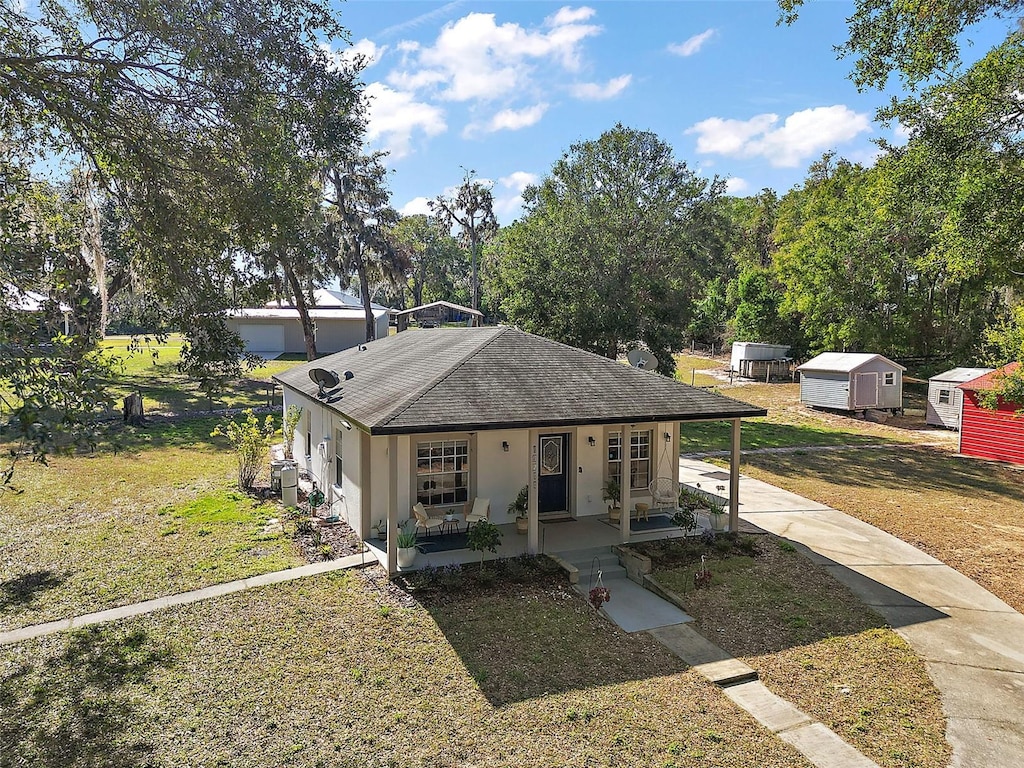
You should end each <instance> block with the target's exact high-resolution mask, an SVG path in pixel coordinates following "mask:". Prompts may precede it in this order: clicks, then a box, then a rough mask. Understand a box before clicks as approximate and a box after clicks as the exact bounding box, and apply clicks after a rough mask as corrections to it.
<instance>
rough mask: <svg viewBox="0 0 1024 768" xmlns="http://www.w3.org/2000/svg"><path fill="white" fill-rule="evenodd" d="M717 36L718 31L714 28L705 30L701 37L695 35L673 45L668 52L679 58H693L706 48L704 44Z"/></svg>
mask: <svg viewBox="0 0 1024 768" xmlns="http://www.w3.org/2000/svg"><path fill="white" fill-rule="evenodd" d="M716 34H718V31H717V30H715V29H714V28H712V29H705V30H704V31H703V32H701V33H700V34H699V35H694V36H693V37H691V38H689V39H687V40H684V41H683V42H681V43H674V44H673V45H670V46H669V47H668V50H669V52H670V53H674V54H676V55H677V56H693V54H695V53H697V52H698V51H700V49H701V48H703V47H704V43H706V42H707V41H708V40H710V39H711V38H712V37H714V36H715V35H716Z"/></svg>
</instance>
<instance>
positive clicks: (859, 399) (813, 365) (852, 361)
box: [797, 352, 906, 413]
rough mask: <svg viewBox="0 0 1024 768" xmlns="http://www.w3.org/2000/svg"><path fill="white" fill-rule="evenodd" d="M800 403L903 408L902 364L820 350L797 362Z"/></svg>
mask: <svg viewBox="0 0 1024 768" xmlns="http://www.w3.org/2000/svg"><path fill="white" fill-rule="evenodd" d="M797 370H798V371H799V372H800V402H801V403H804V404H806V405H810V406H814V407H816V408H834V409H836V410H839V411H864V410H867V409H869V408H874V409H879V410H888V411H893V412H894V413H895V412H896V411H899V410H902V408H903V372H904V371H905V370H906V368H904V367H903V366H902V365H900V364H898V363H894V362H893V361H892V360H890V359H889V358H887V357H883V356H882V355H876V354H871V353H868V352H822V353H821V354H820V355H818V356H817V357H815V358H813V359H811V360H808V361H807V362H806V363H804V364H803V365H798V366H797Z"/></svg>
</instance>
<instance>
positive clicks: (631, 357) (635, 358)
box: [626, 349, 658, 371]
mask: <svg viewBox="0 0 1024 768" xmlns="http://www.w3.org/2000/svg"><path fill="white" fill-rule="evenodd" d="M626 360H628V361H629V364H630V366H632V367H633V368H639V369H641V370H644V371H653V370H654V369H655V368H657V367H658V358H656V357H655V356H654V355H652V354H651V353H650V352H646V351H644V350H642V349H631V350H629V352H627V353H626Z"/></svg>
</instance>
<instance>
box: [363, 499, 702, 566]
mask: <svg viewBox="0 0 1024 768" xmlns="http://www.w3.org/2000/svg"><path fill="white" fill-rule="evenodd" d="M671 514H672V510H670V509H652V510H651V512H650V515H651V518H652V519H654V518H659V517H661V516H665V517H666V518H667V517H668V516H670V515H671ZM637 522H638V521H636V520H634V521H633V524H634V526H633V527H634V530H631V532H630V536H629V540H630V541H633V542H637V541H656V540H658V539H670V538H678V537H681V536H684V535H686V532H685V531H683V530H682V529H681V528H679V527H678V526H675V525H670V524H665V525H664V526H660V525H659V526H657V527H654V526H652V527H651V528H649V529H647V530H642V529H638V526H637V525H636V524H637ZM710 528H711V522H710V521H709V520H708V518H707V516H706V515H698V518H697V528H696V529H695V530H694V531H692V532H691V535H700V533H701V532H702V531H703V530H706V529H710ZM498 529H499V530H500V531H501V534H502V536H501V546H499V547H498V551H497V553H495V554H491V553H490V552H486V553H484V560H495V559H498V558H506V557H519V556H520V555H526V554H548V555H562V554H565V553H569V552H575V551H579V550H587V549H596V548H599V547H607V548H611V547H612V546H614V545H616V544H620V543H622V542H621V533H620V529H619V525H618V523H616V524H614V525H613V524H611V523H609V521H608V518H607V517H597V516H594V517H583V518H579V519H571V520H565V521H560V522H545V521H538V529H539V530H538V544H537V548H536V549H534V550H531V549H530V545H529V539H528V537H527V536H526V535H525V534H522V533H517V532H516V526H515V523H506V524H502V525H498ZM462 530H465V527H464V526H463V529H462ZM445 538H446V537H444V536H421V537H420V543H421V544H425V545H426V546H425V547H424V549H425V551H423V552H420V553H419V554H417V555H416V562H415V564H414V565H413V567H412V568H410V569H405V570H419V569H422V568H443V567H445V566H449V565H465V564H470V563H479V562H480V553H479V552H473V551H472V550H470V549H469V548H468V547H466V546H465V545H464V544H463V546H458V545H459V544H460V543H461V542H460V541H456V540H444V539H445ZM432 539H433V540H434V541H435V542H438V541H441V542H442V543H443V548H440V549H433V548H431V547H430V543H431V540H432ZM463 541H464V540H463ZM365 543H366V545H367V549H368V550H369V553H370V554H372V555H373V556H374V557H376V558H377V560H378V561H379V562H380V564H381V565H383V566H384V567H385V568H387V565H388V552H387V542H386V541H384V540H383V539H376V538H370V539H366V540H365Z"/></svg>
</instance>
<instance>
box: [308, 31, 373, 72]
mask: <svg viewBox="0 0 1024 768" xmlns="http://www.w3.org/2000/svg"><path fill="white" fill-rule="evenodd" d="M387 49H388V47H387V46H386V45H377V44H376V43H375V42H373V40H368V39H367V38H365V37H364V38H363V39H362V40H360V41H358V42H356V43H352V45H350V46H349V47H347V48H342V49H341V50H338V51H335V50H333V49H332V48H331V46H330V45H328V44H327V43H320V50H322V51H323V52H324V53H326V54H327V55H328V56H329V57H330V58H331V60H332V61H333V62H334V66H336V67H339V66H341V64H342V63H345V64H352V63H353V62H355V61H356V60H357V59H360V60H361V61H362V64H363V68H364V69H369V68H370V67H372V66H373V65H374V64H376V63H377V62H378V61H380V57H381V56H383V55H384V51H386V50H387Z"/></svg>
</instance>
